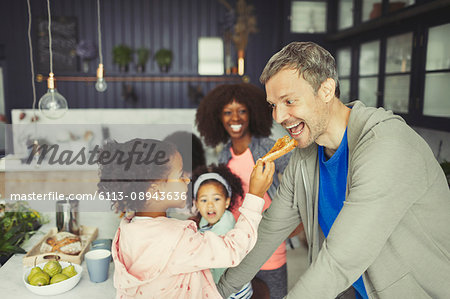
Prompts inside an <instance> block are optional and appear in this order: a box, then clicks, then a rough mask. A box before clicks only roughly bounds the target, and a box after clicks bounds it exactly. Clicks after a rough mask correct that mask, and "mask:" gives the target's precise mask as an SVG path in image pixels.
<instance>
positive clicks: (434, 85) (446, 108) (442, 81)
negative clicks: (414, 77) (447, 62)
mask: <svg viewBox="0 0 450 299" xmlns="http://www.w3.org/2000/svg"><path fill="white" fill-rule="evenodd" d="M449 83H450V73H431V74H427V75H426V78H425V94H424V106H423V114H424V115H429V116H440V117H450V100H449V94H450V84H449Z"/></svg>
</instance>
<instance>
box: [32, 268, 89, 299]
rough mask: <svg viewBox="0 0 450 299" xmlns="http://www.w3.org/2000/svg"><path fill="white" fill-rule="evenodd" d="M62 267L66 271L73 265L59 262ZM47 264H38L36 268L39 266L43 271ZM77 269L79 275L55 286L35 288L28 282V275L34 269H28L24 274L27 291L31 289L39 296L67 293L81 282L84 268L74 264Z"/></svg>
mask: <svg viewBox="0 0 450 299" xmlns="http://www.w3.org/2000/svg"><path fill="white" fill-rule="evenodd" d="M59 263H60V264H61V266H62V268H63V269H64V268H65V267H67V266H70V265H71V263H69V262H62V261H60V262H59ZM45 264H46V263H42V264H38V265H36V266H38V267H39V268H41V269H43V268H44V265H45ZM72 265H73V266H74V267H75V271H77V275H75V276H72V277H70V278H69V279H66V280H63V281H60V282H58V283H55V284H49V285H46V286H40V287H39V286H33V285H31V284H30V283H29V282H28V275H30V272H31V269H32V268H33V267H30V268H26V269H25V270H24V272H23V283H24V284H25V286H26V287H27V289H29V290H30V291H31V292H33V293H35V294H37V295H57V294H62V293H64V292H67V291H69V290H71V289H72V288H73V287H74V286H76V285H77V283H78V282H79V281H80V278H81V272H83V267H81V266H80V265H77V264H72Z"/></svg>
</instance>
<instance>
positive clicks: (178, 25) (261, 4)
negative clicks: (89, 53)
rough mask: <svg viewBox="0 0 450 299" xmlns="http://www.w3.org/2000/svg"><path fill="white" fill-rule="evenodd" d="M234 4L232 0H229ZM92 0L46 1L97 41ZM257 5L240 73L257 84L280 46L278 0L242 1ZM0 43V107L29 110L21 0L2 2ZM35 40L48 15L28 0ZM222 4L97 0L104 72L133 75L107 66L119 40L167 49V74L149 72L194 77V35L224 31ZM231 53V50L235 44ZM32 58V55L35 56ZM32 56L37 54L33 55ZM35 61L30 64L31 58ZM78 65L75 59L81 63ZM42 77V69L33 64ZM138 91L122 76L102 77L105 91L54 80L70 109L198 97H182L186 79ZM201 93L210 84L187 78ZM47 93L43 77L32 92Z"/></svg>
mask: <svg viewBox="0 0 450 299" xmlns="http://www.w3.org/2000/svg"><path fill="white" fill-rule="evenodd" d="M228 2H229V3H230V4H232V5H233V6H235V1H234V0H229V1H228ZM96 3H97V1H95V0H76V1H75V0H58V1H54V0H53V1H51V13H52V16H55V17H57V16H73V17H76V18H77V20H78V41H80V40H83V39H85V40H92V41H94V42H95V44H97V14H96ZM247 3H249V4H253V5H254V6H255V10H256V15H257V19H258V28H259V32H258V33H256V34H252V35H251V36H250V38H249V44H248V47H247V51H246V65H245V67H246V75H248V76H249V77H250V80H251V83H254V84H257V85H259V82H258V78H259V75H260V73H261V71H262V69H263V67H264V65H265V63H266V62H267V60H268V59H269V58H270V56H271V55H273V54H274V53H275V52H276V51H278V50H279V49H280V48H281V46H282V42H283V41H282V40H281V35H280V32H281V31H282V30H283V22H284V21H283V20H284V19H285V18H284V17H283V15H285V14H286V12H284V11H283V10H285V8H284V7H283V1H269V0H268V1H260V0H258V1H255V0H253V1H252V0H247ZM0 5H1V7H0V8H1V9H0V14H1V15H0V16H1V20H0V22H1V23H0V25H1V28H2V29H1V35H0V45H1V46H4V56H5V60H6V67H5V69H6V74H5V81H6V82H5V85H6V88H5V89H6V90H5V92H6V94H5V100H6V103H5V104H6V110H7V111H8V112H9V111H10V109H14V108H31V106H32V90H31V71H30V62H29V54H28V41H27V26H28V14H27V3H26V0H14V1H12V0H11V1H1V4H0ZM31 6H32V18H33V28H32V31H33V46H34V47H35V48H36V41H37V38H36V33H37V29H36V27H35V26H36V24H37V21H38V19H39V18H40V17H41V18H42V17H43V18H47V4H46V1H45V0H31ZM225 12H226V9H225V7H224V6H223V5H222V4H221V3H220V2H219V1H215V0H127V1H125V0H102V1H101V20H102V37H103V38H102V40H103V42H102V43H103V55H104V64H105V71H106V74H105V76H117V75H120V76H136V75H138V74H136V71H135V68H134V66H133V65H131V66H130V71H129V72H128V73H127V74H124V73H119V71H118V67H117V66H115V65H113V64H112V48H113V46H115V45H117V44H120V43H125V44H127V45H129V46H131V47H132V48H135V49H137V48H139V47H141V46H145V47H147V48H150V50H151V51H152V53H155V52H156V51H157V50H158V49H160V48H163V47H165V48H170V49H171V50H172V51H173V52H174V60H173V63H172V67H171V69H170V71H169V73H168V74H162V73H161V72H160V71H159V68H158V67H157V65H156V62H154V61H153V60H150V61H149V62H148V63H147V65H146V67H147V69H146V73H145V75H147V76H151V75H154V76H161V75H163V76H196V75H197V40H198V38H199V37H201V36H222V33H221V29H220V24H219V23H220V22H221V21H222V20H223V18H224V15H225ZM233 51H234V50H233ZM35 56H36V55H35ZM35 59H36V57H35ZM97 64H98V59H96V60H94V61H93V62H91V63H90V72H89V73H88V74H84V73H82V72H81V71H76V72H59V73H57V72H55V76H62V75H63V76H65V75H76V76H95V71H96V67H97ZM35 65H36V63H35ZM79 68H80V69H81V64H80V63H79ZM36 72H37V73H42V74H43V75H44V76H47V75H48V73H46V72H47V70H36ZM129 84H131V85H132V86H133V87H134V90H135V92H136V94H137V96H138V100H137V101H136V102H133V101H125V100H124V99H123V98H122V95H121V94H122V82H108V89H107V91H106V92H104V93H99V92H96V91H95V88H94V82H88V83H86V82H63V81H59V82H57V88H58V90H59V91H60V93H62V94H63V95H64V96H65V97H66V99H67V100H68V103H69V107H70V108H144V107H145V108H192V107H196V105H197V104H196V103H194V102H192V101H191V100H190V99H189V97H188V92H187V90H188V84H189V83H186V82H132V83H129ZM191 84H193V85H201V87H202V89H203V92H205V93H206V92H207V91H209V90H210V89H212V88H213V87H214V86H215V85H217V84H218V83H216V82H212V83H211V82H206V83H205V82H193V83H191ZM45 91H46V84H45V82H42V83H37V98H38V100H39V97H40V96H42V95H43V94H44V93H45Z"/></svg>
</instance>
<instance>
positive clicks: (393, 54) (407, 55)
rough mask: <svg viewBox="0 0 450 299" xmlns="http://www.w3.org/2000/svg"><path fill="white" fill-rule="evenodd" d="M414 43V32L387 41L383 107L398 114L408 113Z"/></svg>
mask: <svg viewBox="0 0 450 299" xmlns="http://www.w3.org/2000/svg"><path fill="white" fill-rule="evenodd" d="M412 42H413V34H412V32H409V33H406V34H401V35H397V36H393V37H389V38H388V39H387V41H386V63H385V65H386V66H385V77H384V105H383V106H384V108H386V109H389V110H392V111H394V112H398V113H408V105H409V90H410V88H409V87H410V86H409V85H410V81H411V75H410V74H411V55H412Z"/></svg>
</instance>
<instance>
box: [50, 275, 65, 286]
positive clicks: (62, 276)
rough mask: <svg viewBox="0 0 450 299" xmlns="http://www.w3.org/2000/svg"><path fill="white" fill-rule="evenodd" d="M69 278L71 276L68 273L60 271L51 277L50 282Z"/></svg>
mask: <svg viewBox="0 0 450 299" xmlns="http://www.w3.org/2000/svg"><path fill="white" fill-rule="evenodd" d="M68 278H69V277H68V276H67V275H65V274H62V273H58V274H55V276H53V277H52V279H50V284H54V283H58V282H61V281H63V280H66V279H68Z"/></svg>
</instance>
